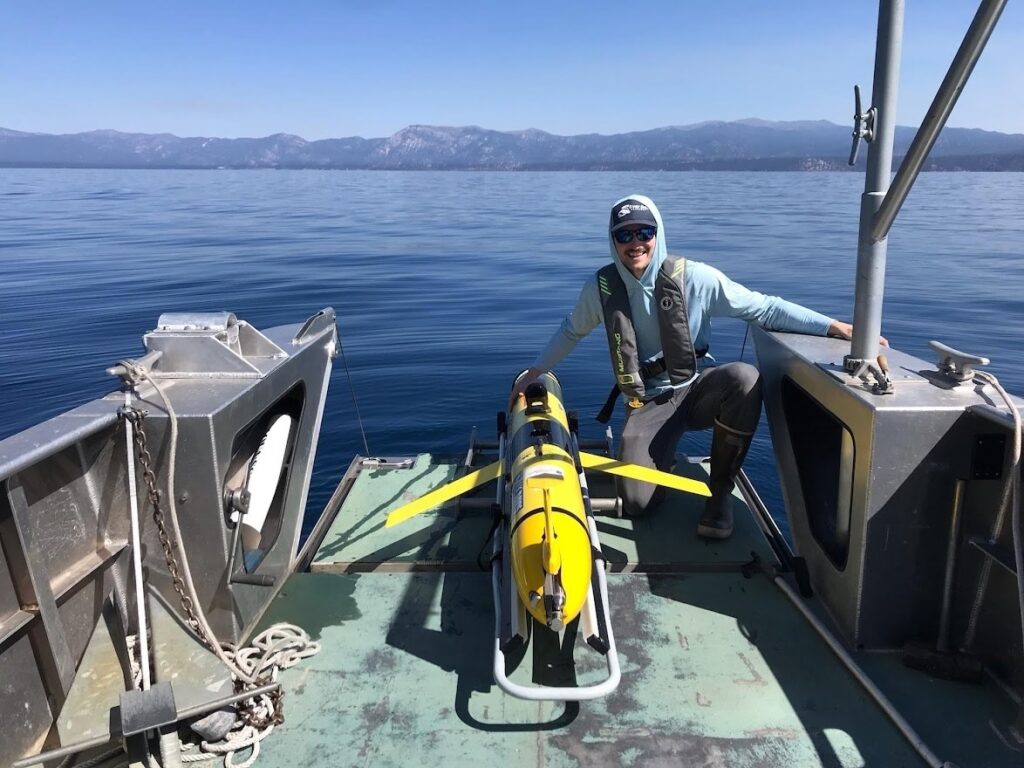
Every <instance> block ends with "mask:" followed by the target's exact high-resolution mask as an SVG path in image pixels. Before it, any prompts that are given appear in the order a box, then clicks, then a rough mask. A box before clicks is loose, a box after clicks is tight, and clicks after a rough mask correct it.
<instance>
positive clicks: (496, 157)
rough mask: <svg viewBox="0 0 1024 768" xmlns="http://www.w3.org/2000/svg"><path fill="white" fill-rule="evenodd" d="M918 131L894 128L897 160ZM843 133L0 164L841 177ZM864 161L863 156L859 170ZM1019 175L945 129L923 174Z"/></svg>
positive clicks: (298, 149) (105, 145)
mask: <svg viewBox="0 0 1024 768" xmlns="http://www.w3.org/2000/svg"><path fill="white" fill-rule="evenodd" d="M914 131H915V129H913V128H905V127H898V128H897V129H896V150H895V152H896V155H897V156H901V155H902V154H903V153H904V152H905V151H906V149H907V147H908V146H909V144H910V141H911V139H912V138H913V135H914ZM849 150H850V127H849V126H842V125H836V124H835V123H830V122H827V121H824V120H817V121H795V122H769V121H766V120H756V119H750V120H737V121H733V122H721V121H713V122H704V123H697V124H694V125H682V126H671V127H667V128H656V129H654V130H650V131H637V132H634V133H620V134H614V135H610V136H603V135H599V134H581V135H578V136H556V135H554V134H550V133H545V132H544V131H538V130H533V129H530V130H525V131H491V130H487V129H485V128H478V127H476V126H470V127H460V128H448V127H438V126H428V125H412V126H409V127H408V128H404V129H402V130H401V131H399V132H398V133H396V134H394V135H393V136H389V137H388V138H382V139H364V138H361V137H350V138H346V139H322V140H319V141H306V140H305V139H303V138H301V137H299V136H292V135H289V134H284V133H278V134H274V135H273V136H267V137H265V138H260V139H245V138H243V139H217V138H201V137H200V138H179V137H178V136H172V135H171V134H168V133H158V134H148V133H121V132H119V131H111V130H103V131H89V132H87V133H74V134H62V135H52V134H45V133H25V132H22V131H12V130H7V129H4V128H0V166H7V167H15V166H27V167H85V168H333V169H375V170H376V169H380V170H460V169H461V170H470V169H473V170H502V171H526V170H552V171H554V170H588V171H591V170H593V171H597V170H673V171H674V170H714V171H718V170H737V171H740V170H742V171H833V170H847V169H848V168H849V166H848V165H847V162H846V161H847V157H848V155H849ZM866 156H867V151H866V149H865V148H864V147H862V148H861V153H860V160H859V163H858V165H859V166H861V167H863V165H864V160H865V157H866ZM926 169H927V170H937V171H1024V134H1006V133H998V132H995V131H983V130H979V129H971V128H946V129H945V130H944V131H943V132H942V134H941V136H940V137H939V140H938V142H937V143H936V145H935V148H934V150H933V151H932V154H931V157H930V158H929V161H928V164H927V166H926Z"/></svg>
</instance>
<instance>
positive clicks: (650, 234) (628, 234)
mask: <svg viewBox="0 0 1024 768" xmlns="http://www.w3.org/2000/svg"><path fill="white" fill-rule="evenodd" d="M657 234H658V230H657V229H656V228H654V227H643V228H641V229H620V230H619V231H618V232H616V233H615V234H614V235H613V237H614V238H615V242H616V243H618V244H619V245H625V244H626V243H632V242H633V238H634V237H636V239H637V240H639V241H640V242H641V243H648V242H650V241H651V240H653V239H654V236H655V235H657Z"/></svg>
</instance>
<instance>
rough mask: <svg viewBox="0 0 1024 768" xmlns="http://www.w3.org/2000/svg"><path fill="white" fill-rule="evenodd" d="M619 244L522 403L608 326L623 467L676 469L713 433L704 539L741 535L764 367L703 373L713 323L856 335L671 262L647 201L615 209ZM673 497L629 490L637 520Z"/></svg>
mask: <svg viewBox="0 0 1024 768" xmlns="http://www.w3.org/2000/svg"><path fill="white" fill-rule="evenodd" d="M608 242H609V247H610V249H611V255H612V262H611V263H610V264H607V265H606V266H604V267H602V268H601V269H600V270H598V271H597V273H596V274H594V275H593V276H592V277H591V278H590V279H589V280H588V281H587V282H586V284H585V285H584V286H583V290H582V291H581V292H580V296H579V299H578V300H577V302H576V306H575V308H573V310H572V312H571V313H570V314H569V315H568V316H566V318H565V320H564V321H563V322H562V325H561V327H560V328H559V329H558V330H557V331H556V332H555V334H554V335H553V336H552V337H551V340H550V341H549V342H548V344H547V346H546V347H545V349H544V350H543V351H542V352H541V353H540V355H539V356H538V357H537V359H536V360H535V361H534V363H533V365H532V366H531V367H530V369H529V370H527V371H526V373H525V374H524V375H523V376H521V377H520V379H519V383H518V384H517V386H516V388H515V389H514V391H513V397H515V396H517V395H518V393H519V392H521V391H522V390H523V389H524V388H525V386H526V384H527V383H529V382H530V381H532V380H533V379H535V378H536V377H537V376H539V375H540V374H541V373H543V372H545V371H550V370H551V369H552V368H553V367H554V366H555V365H556V364H557V363H558V362H559V361H561V360H562V359H563V358H564V357H565V356H566V355H568V354H569V352H570V351H571V350H572V349H573V347H574V346H575V345H576V343H577V342H578V341H579V340H580V339H582V338H583V337H584V336H586V335H587V334H588V333H590V332H591V331H592V330H594V328H596V327H597V326H598V325H599V324H601V323H603V324H604V326H605V330H606V331H607V335H608V347H609V352H610V354H611V361H612V369H613V371H614V372H615V379H616V390H617V391H613V395H612V397H610V398H609V402H608V404H606V406H605V410H604V411H603V412H602V416H600V417H599V418H602V417H603V419H602V420H605V421H607V419H608V417H609V416H610V412H611V407H612V406H613V405H614V403H615V399H616V398H617V397H618V393H619V392H621V394H622V396H623V397H624V399H625V401H626V409H627V413H626V424H625V427H624V428H623V431H622V441H621V448H620V452H619V453H620V456H619V458H621V459H622V460H623V461H628V462H632V463H634V464H640V465H642V466H647V467H656V468H658V469H661V470H665V471H667V470H668V469H670V468H671V466H672V462H673V460H674V457H675V450H676V446H677V444H678V443H679V440H680V439H681V438H682V436H683V433H684V432H685V431H686V430H692V429H713V433H712V439H711V469H710V483H709V485H710V487H711V497H710V498H709V499H708V500H707V502H706V504H705V508H704V513H703V515H702V516H701V518H700V522H699V523H698V526H697V533H698V534H699V535H701V536H704V537H706V538H713V539H724V538H727V537H728V536H729V535H731V534H732V528H733V520H732V503H731V494H732V489H733V486H734V478H735V476H736V473H737V472H738V471H739V469H740V465H741V464H742V463H743V459H744V457H745V456H746V454H747V449H748V448H749V447H750V441H751V438H752V437H753V435H754V430H755V429H756V428H757V422H758V419H759V418H760V415H761V385H760V378H759V374H758V372H757V369H756V368H754V366H752V365H749V364H747V363H741V362H732V363H725V364H723V365H718V366H713V367H712V366H708V367H703V368H701V367H699V366H698V360H700V359H701V358H703V357H704V356H705V355H706V354H707V352H708V345H709V342H710V337H711V318H712V317H736V318H739V319H742V320H746V321H748V322H753V323H757V324H758V325H760V326H761V327H762V328H766V329H768V330H773V331H791V332H794V333H807V334H814V335H818V336H825V335H833V336H839V337H841V338H847V339H848V338H850V337H851V336H852V332H853V328H852V326H851V325H850V324H849V323H843V322H839V321H837V320H833V319H831V318H828V317H825V316H824V315H822V314H819V313H818V312H814V311H812V310H810V309H807V308H805V307H802V306H800V305H798V304H793V303H791V302H788V301H784V300H783V299H780V298H778V297H776V296H766V295H764V294H762V293H757V292H755V291H751V290H748V289H747V288H744V287H743V286H742V285H740V284H739V283H735V282H733V281H732V280H730V279H729V278H728V277H726V276H725V275H724V274H722V273H721V272H719V271H718V270H717V269H715V268H714V267H711V266H709V265H707V264H702V263H700V262H697V261H690V260H688V259H684V258H683V257H681V256H669V255H668V251H667V249H666V238H665V227H664V224H663V222H662V219H661V213H660V212H659V211H658V209H657V207H656V206H655V205H654V203H653V202H652V201H651V200H650V199H649V198H647V197H644V196H643V195H630V196H629V197H626V198H623V199H621V200H619V201H617V202H616V203H615V205H613V206H612V211H611V218H610V220H609V224H608ZM662 493H663V491H662V489H660V488H656V487H655V486H653V485H650V484H648V483H644V482H641V481H637V480H620V481H619V495H620V496H621V497H622V501H623V508H624V510H625V512H626V514H628V515H639V514H643V513H644V512H646V511H647V510H649V509H650V508H652V507H654V506H655V505H656V504H657V503H658V501H659V500H660V498H661V495H662Z"/></svg>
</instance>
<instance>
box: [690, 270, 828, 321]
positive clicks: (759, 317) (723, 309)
mask: <svg viewBox="0 0 1024 768" xmlns="http://www.w3.org/2000/svg"><path fill="white" fill-rule="evenodd" d="M691 279H693V280H694V286H695V288H696V289H697V292H698V295H699V296H700V297H701V299H702V302H701V303H702V304H703V305H704V306H705V307H706V308H707V311H708V313H709V314H710V315H711V317H736V318H739V319H740V320H746V321H748V322H752V323H757V324H758V325H759V326H761V327H762V328H764V329H766V330H769V331H790V332H793V333H807V334H812V335H815V336H826V335H828V333H829V332H830V330H832V327H833V324H835V323H836V321H835V320H833V319H832V318H830V317H826V316H825V315H823V314H821V313H820V312H815V311H814V310H813V309H808V308H807V307H803V306H801V305H799V304H794V303H793V302H791V301H786V300H785V299H782V298H779V297H778V296H768V295H766V294H763V293H759V292H758V291H752V290H750V289H749V288H747V287H745V286H743V285H741V284H739V283H737V282H734V281H733V280H730V279H729V278H728V277H726V276H725V275H724V274H722V272H720V271H719V270H717V269H715V268H714V267H712V266H710V265H708V264H702V263H700V262H693V263H691Z"/></svg>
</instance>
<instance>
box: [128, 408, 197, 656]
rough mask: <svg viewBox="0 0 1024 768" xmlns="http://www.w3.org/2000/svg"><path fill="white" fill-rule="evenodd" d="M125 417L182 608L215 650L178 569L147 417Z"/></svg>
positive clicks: (132, 413)
mask: <svg viewBox="0 0 1024 768" xmlns="http://www.w3.org/2000/svg"><path fill="white" fill-rule="evenodd" d="M121 415H122V416H123V417H124V418H125V419H127V420H128V421H130V422H131V423H132V426H133V427H134V428H135V429H134V432H135V447H136V448H137V449H138V454H139V464H140V465H141V466H142V478H143V481H144V482H145V483H146V495H147V496H148V497H149V503H150V505H151V506H152V507H153V522H154V523H156V530H157V537H158V538H159V539H160V546H161V547H163V550H164V560H165V561H166V562H167V571H168V573H170V575H171V581H172V583H173V584H174V591H175V592H177V593H178V597H179V598H180V599H181V608H182V610H183V611H185V616H186V618H187V619H188V624H189V626H190V627H192V630H193V631H194V632H195V633H196V634H197V635H198V636H199V638H200V639H201V640H202V641H203V642H204V643H205V644H206V646H207V647H211V646H210V640H209V638H208V637H206V633H205V632H203V630H202V626H201V625H200V623H199V618H198V617H197V616H196V611H195V607H194V606H193V605H192V598H191V597H189V595H188V594H187V593H186V591H185V582H184V581H183V580H182V578H181V574H180V573H179V570H178V560H177V558H176V557H175V556H174V547H175V546H176V543H173V544H172V542H171V537H170V535H169V534H168V533H167V525H166V524H165V522H164V512H163V506H162V503H161V501H160V491H159V490H158V489H157V487H156V473H155V472H153V457H152V456H151V455H150V453H149V449H148V448H147V445H146V432H145V430H144V429H143V421H144V420H145V418H146V414H145V412H144V411H141V410H139V409H137V408H122V409H121Z"/></svg>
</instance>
